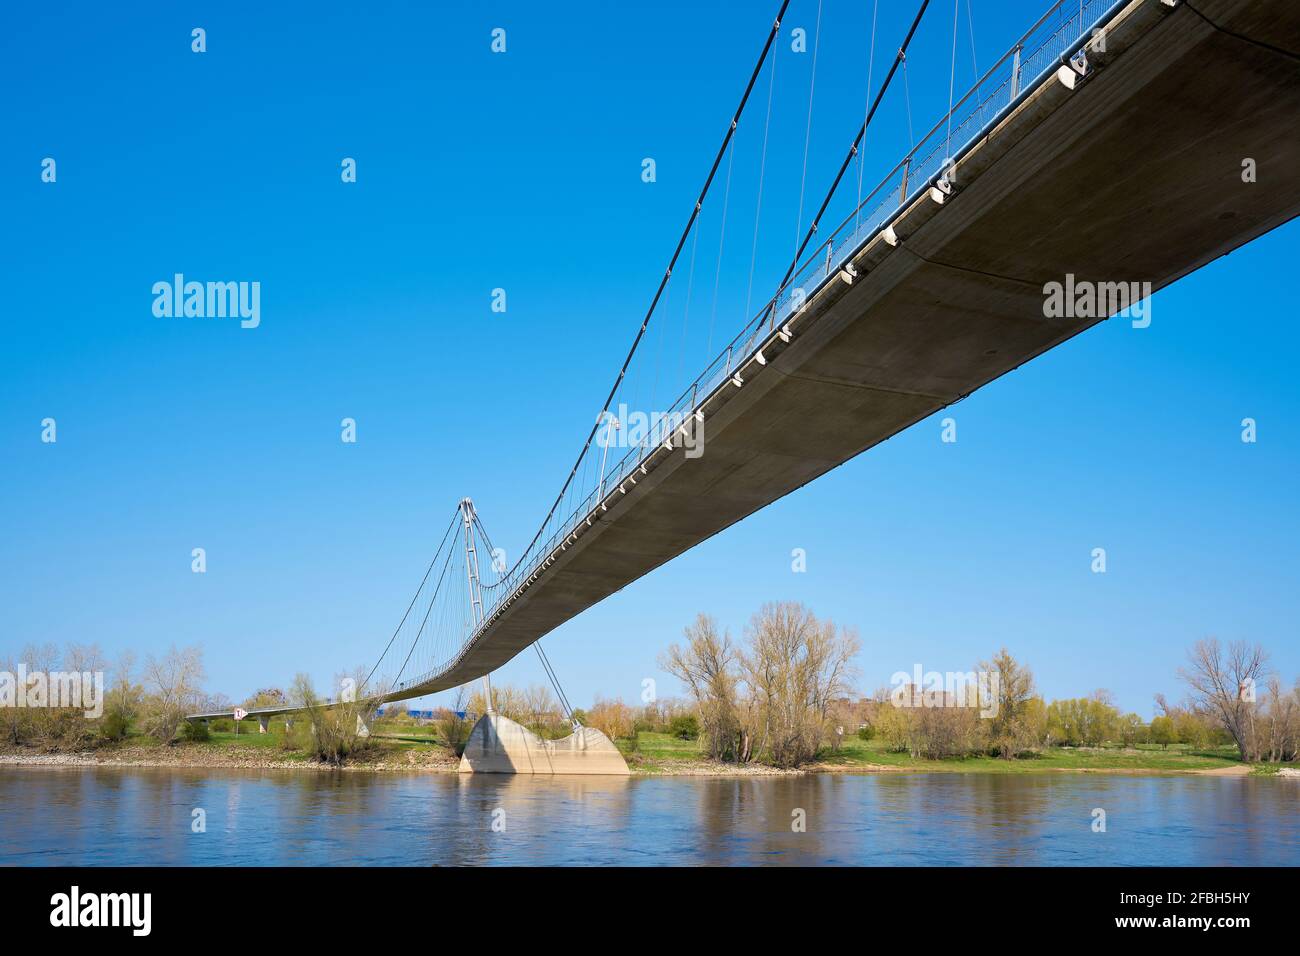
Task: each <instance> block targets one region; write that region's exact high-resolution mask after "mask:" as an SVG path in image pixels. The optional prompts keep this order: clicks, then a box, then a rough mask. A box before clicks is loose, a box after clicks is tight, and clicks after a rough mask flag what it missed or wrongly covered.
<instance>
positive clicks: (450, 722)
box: [436, 684, 473, 757]
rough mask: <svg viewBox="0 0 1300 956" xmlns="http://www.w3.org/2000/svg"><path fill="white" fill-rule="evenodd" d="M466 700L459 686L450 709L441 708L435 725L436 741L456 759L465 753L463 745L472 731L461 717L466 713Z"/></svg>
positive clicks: (467, 696)
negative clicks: (454, 755) (452, 753)
mask: <svg viewBox="0 0 1300 956" xmlns="http://www.w3.org/2000/svg"><path fill="white" fill-rule="evenodd" d="M468 699H469V695H468V694H467V693H466V692H465V685H464V684H461V685H460V686H459V687H457V688H456V693H455V695H454V696H453V697H452V701H451V707H450V708H443V710H442V713H441V714H439V716H438V719H437V723H436V726H437V729H438V739H439V740H441V741H442V744H443V746H444V747H446V748H448V749H449V750H451V751H453V752H454V753H455V754H456V756H457V757H459V756H461V755H462V754H464V753H465V744H467V743H468V742H469V735H470V731H471V730H472V729H473V728H472V727H471V725H470V722H469V719H468V718H467V717H463V716H461V715H462V714H464V713H465V712H466V707H467V701H468Z"/></svg>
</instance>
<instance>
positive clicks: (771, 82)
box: [744, 57, 777, 315]
mask: <svg viewBox="0 0 1300 956" xmlns="http://www.w3.org/2000/svg"><path fill="white" fill-rule="evenodd" d="M776 64H777V58H776V57H772V69H771V71H770V72H769V73H768V81H767V115H766V117H765V118H764V120H763V148H762V150H761V151H760V152H759V161H758V199H757V200H755V202H754V242H753V245H752V246H751V247H750V250H749V284H748V285H747V286H746V287H745V313H744V314H745V315H749V306H750V303H751V302H752V300H753V296H754V263H755V262H757V261H758V225H759V222H760V221H761V219H762V217H763V180H764V179H765V178H766V175H767V134H768V132H769V131H770V130H771V128H772V94H773V93H774V92H775V91H776Z"/></svg>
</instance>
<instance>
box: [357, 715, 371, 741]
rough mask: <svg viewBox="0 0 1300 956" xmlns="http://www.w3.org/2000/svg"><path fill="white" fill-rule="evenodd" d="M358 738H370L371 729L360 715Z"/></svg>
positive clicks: (358, 718) (358, 717)
mask: <svg viewBox="0 0 1300 956" xmlns="http://www.w3.org/2000/svg"><path fill="white" fill-rule="evenodd" d="M357 736H358V737H369V736H370V728H369V727H368V726H367V725H366V722H365V721H364V720H362V719H361V715H360V714H357Z"/></svg>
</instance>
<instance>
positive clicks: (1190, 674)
mask: <svg viewBox="0 0 1300 956" xmlns="http://www.w3.org/2000/svg"><path fill="white" fill-rule="evenodd" d="M1188 661H1189V666H1188V667H1186V668H1180V669H1179V672H1178V676H1179V677H1180V678H1181V679H1182V680H1183V681H1184V682H1186V683H1187V685H1188V686H1189V687H1190V688H1191V691H1192V700H1193V704H1194V706H1195V707H1196V709H1198V710H1200V711H1202V712H1204V713H1206V714H1210V715H1213V717H1214V718H1215V719H1216V720H1217V721H1218V723H1219V724H1221V725H1222V726H1223V728H1224V729H1225V730H1226V731H1227V732H1228V733H1229V734H1230V735H1231V737H1232V740H1233V743H1235V744H1236V745H1237V752H1238V753H1239V754H1240V755H1241V759H1242V760H1251V759H1256V758H1257V757H1258V753H1257V752H1256V751H1255V750H1254V749H1253V747H1252V745H1253V744H1254V740H1253V737H1254V733H1253V722H1254V717H1255V712H1256V711H1255V686H1256V684H1262V683H1263V681H1264V677H1265V672H1266V669H1267V666H1268V655H1267V654H1266V653H1265V652H1264V649H1263V648H1262V647H1261V646H1260V645H1258V644H1255V645H1253V646H1252V645H1248V644H1246V643H1245V642H1244V641H1234V642H1233V643H1232V644H1230V645H1228V649H1227V653H1226V655H1225V653H1224V651H1223V649H1222V648H1221V647H1220V646H1219V642H1218V640H1217V639H1216V638H1212V637H1211V638H1206V639H1204V640H1200V641H1197V642H1196V643H1195V644H1194V645H1193V646H1192V649H1191V651H1190V652H1189V653H1188Z"/></svg>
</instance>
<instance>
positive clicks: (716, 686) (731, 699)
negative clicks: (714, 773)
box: [659, 614, 751, 763]
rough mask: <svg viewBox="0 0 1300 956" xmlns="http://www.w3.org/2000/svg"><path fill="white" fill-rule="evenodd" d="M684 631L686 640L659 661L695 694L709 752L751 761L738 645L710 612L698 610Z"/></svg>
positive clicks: (710, 754)
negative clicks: (741, 706)
mask: <svg viewBox="0 0 1300 956" xmlns="http://www.w3.org/2000/svg"><path fill="white" fill-rule="evenodd" d="M684 636H685V638H686V643H685V644H684V645H677V644H673V645H671V646H670V647H669V648H668V650H667V651H665V652H664V653H663V654H662V655H661V656H660V658H659V666H660V667H662V668H663V669H664V670H666V671H667V672H668V673H670V674H672V675H673V676H674V677H676V678H677V679H678V680H680V681H681V682H682V683H683V684H685V685H686V687H687V689H688V690H689V691H690V693H691V696H692V697H693V698H695V704H696V707H697V708H698V709H699V715H700V727H701V731H702V733H701V740H702V741H703V746H704V748H705V750H706V752H707V754H708V756H710V757H712V758H714V759H716V760H738V761H740V762H742V763H743V762H745V761H748V760H749V758H750V755H751V743H750V739H749V737H748V735H746V734H744V733H743V732H742V728H741V724H740V717H739V714H738V701H737V683H738V675H737V661H736V649H735V647H734V646H733V645H732V643H731V638H730V637H729V636H728V635H727V634H726V633H725V632H723V633H719V631H718V624H717V622H716V621H715V620H714V619H713V618H711V617H709V616H708V615H707V614H701V615H699V616H698V617H697V618H696V619H695V622H694V623H693V624H691V625H690V626H689V627H687V628H686V630H685V631H684Z"/></svg>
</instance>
